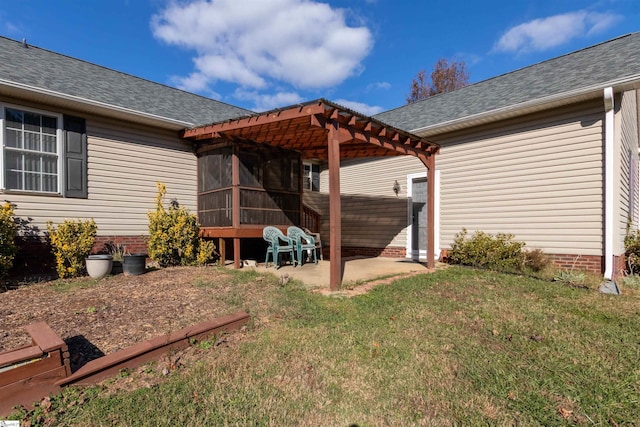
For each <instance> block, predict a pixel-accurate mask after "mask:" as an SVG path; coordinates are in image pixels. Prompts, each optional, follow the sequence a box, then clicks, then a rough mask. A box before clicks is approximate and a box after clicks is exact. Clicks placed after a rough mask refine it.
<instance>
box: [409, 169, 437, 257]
mask: <svg viewBox="0 0 640 427" xmlns="http://www.w3.org/2000/svg"><path fill="white" fill-rule="evenodd" d="M407 197H408V201H409V203H408V213H409V215H408V218H407V220H408V225H409V226H408V228H407V258H411V259H413V260H416V261H417V260H423V261H425V260H426V259H427V174H426V172H425V173H419V174H411V175H407ZM434 200H435V206H434V208H435V236H434V238H435V246H436V253H435V255H436V258H437V257H438V254H439V253H440V249H439V245H440V206H439V205H440V171H436V180H435V195H434Z"/></svg>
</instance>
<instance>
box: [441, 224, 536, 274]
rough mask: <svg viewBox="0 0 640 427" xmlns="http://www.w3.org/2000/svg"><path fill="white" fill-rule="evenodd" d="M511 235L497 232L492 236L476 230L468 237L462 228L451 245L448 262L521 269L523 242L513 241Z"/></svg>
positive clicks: (497, 268) (522, 263)
mask: <svg viewBox="0 0 640 427" xmlns="http://www.w3.org/2000/svg"><path fill="white" fill-rule="evenodd" d="M513 237H514V236H513V234H505V233H498V234H496V235H495V236H494V235H492V234H488V233H485V232H483V231H476V232H475V233H474V234H473V236H471V237H470V238H468V237H467V230H466V229H464V228H463V229H462V231H461V232H460V233H458V234H456V236H455V238H454V240H453V244H452V245H451V250H450V251H449V258H450V262H451V263H452V264H462V265H469V266H472V267H480V268H490V269H496V270H522V269H523V267H524V253H523V251H522V248H523V247H524V245H525V243H524V242H519V241H515V240H513Z"/></svg>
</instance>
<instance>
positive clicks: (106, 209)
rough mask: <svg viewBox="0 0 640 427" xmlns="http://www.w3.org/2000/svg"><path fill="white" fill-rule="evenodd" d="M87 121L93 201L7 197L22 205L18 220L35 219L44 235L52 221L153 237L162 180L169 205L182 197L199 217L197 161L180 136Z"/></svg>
mask: <svg viewBox="0 0 640 427" xmlns="http://www.w3.org/2000/svg"><path fill="white" fill-rule="evenodd" d="M49 110H52V109H51V108H49ZM52 111H55V110H52ZM72 114H75V115H76V116H80V117H82V115H81V114H78V113H72ZM85 119H86V124H87V136H88V187H89V194H88V198H87V199H73V198H64V197H61V196H43V195H31V194H11V193H7V194H4V195H3V196H4V198H5V199H7V200H10V201H11V202H12V203H15V204H16V206H17V209H16V215H17V216H19V217H20V218H23V219H26V218H30V219H31V221H32V222H31V224H32V225H33V226H35V227H37V228H38V229H39V230H41V231H42V230H45V229H46V222H47V221H53V222H54V223H56V224H57V223H60V222H62V221H64V220H65V219H78V218H82V219H86V218H93V219H95V221H96V223H97V225H98V235H143V234H148V228H147V227H148V220H147V213H148V212H149V211H150V210H152V209H153V208H154V198H155V196H156V194H157V190H156V182H158V181H161V182H163V183H164V184H166V185H167V189H168V191H167V199H166V200H167V201H169V200H171V199H173V198H176V199H177V200H178V202H179V203H180V204H182V205H184V206H186V207H188V208H189V209H190V210H192V211H193V212H195V210H196V191H197V189H196V186H197V179H196V174H197V165H196V157H195V155H194V154H193V152H192V151H191V149H190V147H189V145H187V144H185V143H184V142H183V141H181V140H180V139H179V137H178V134H177V132H171V131H164V130H157V129H154V128H149V127H144V126H138V125H135V124H132V123H123V122H118V121H111V120H106V119H104V118H99V117H93V116H85Z"/></svg>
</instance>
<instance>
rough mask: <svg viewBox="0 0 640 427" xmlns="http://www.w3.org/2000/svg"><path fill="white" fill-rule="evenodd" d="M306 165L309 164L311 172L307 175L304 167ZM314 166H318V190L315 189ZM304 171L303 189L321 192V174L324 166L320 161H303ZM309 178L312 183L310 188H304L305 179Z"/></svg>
mask: <svg viewBox="0 0 640 427" xmlns="http://www.w3.org/2000/svg"><path fill="white" fill-rule="evenodd" d="M306 166H309V174H308V175H306V174H305V173H304V172H305V170H304V169H305V167H306ZM314 167H315V168H318V189H317V190H314V189H313V168H314ZM302 172H303V173H302V191H313V192H316V193H318V192H320V174H321V173H322V167H321V165H320V163H314V162H305V161H303V162H302ZM307 178H308V179H309V183H310V186H309V189H305V188H304V185H305V180H306V179H307Z"/></svg>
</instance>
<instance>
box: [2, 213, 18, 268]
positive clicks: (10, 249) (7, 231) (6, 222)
mask: <svg viewBox="0 0 640 427" xmlns="http://www.w3.org/2000/svg"><path fill="white" fill-rule="evenodd" d="M16 252H17V246H16V223H15V221H14V218H13V206H12V205H11V203H9V202H5V203H4V204H3V205H2V206H0V277H4V276H6V275H7V273H8V272H9V269H11V267H12V266H13V258H14V257H15V256H16Z"/></svg>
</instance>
